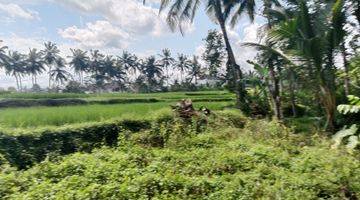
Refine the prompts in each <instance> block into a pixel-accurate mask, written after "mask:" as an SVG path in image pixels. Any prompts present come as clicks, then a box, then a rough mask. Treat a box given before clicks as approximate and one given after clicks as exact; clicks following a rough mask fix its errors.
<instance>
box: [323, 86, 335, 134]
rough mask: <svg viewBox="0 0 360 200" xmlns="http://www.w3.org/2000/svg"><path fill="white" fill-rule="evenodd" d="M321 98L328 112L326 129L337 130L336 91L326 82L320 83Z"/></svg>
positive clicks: (332, 131)
mask: <svg viewBox="0 0 360 200" xmlns="http://www.w3.org/2000/svg"><path fill="white" fill-rule="evenodd" d="M320 91H321V100H322V104H323V106H324V109H325V113H326V124H325V129H326V130H327V131H329V132H331V133H334V132H335V113H336V98H335V94H334V92H332V91H331V89H330V88H329V87H328V86H327V85H326V84H321V85H320Z"/></svg>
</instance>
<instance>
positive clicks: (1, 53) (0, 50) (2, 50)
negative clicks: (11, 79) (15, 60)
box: [0, 40, 9, 67]
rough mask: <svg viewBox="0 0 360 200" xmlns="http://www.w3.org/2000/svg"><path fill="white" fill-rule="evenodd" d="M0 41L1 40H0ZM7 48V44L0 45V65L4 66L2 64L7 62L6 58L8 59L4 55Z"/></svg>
mask: <svg viewBox="0 0 360 200" xmlns="http://www.w3.org/2000/svg"><path fill="white" fill-rule="evenodd" d="M0 42H1V40H0ZM7 49H8V47H7V46H2V47H0V67H1V66H4V64H5V63H6V62H7V60H8V59H9V58H8V56H7V55H6V50H7Z"/></svg>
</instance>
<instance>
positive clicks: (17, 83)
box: [15, 75, 20, 91]
mask: <svg viewBox="0 0 360 200" xmlns="http://www.w3.org/2000/svg"><path fill="white" fill-rule="evenodd" d="M15 80H16V87H17V89H18V91H19V90H20V86H19V79H18V77H17V75H15Z"/></svg>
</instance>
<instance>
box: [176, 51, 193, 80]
mask: <svg viewBox="0 0 360 200" xmlns="http://www.w3.org/2000/svg"><path fill="white" fill-rule="evenodd" d="M175 66H176V68H178V69H179V70H180V76H181V82H184V79H183V74H184V72H185V71H186V70H188V69H189V68H190V66H191V62H190V60H189V59H188V58H187V56H186V55H184V54H178V60H177V61H176V63H175Z"/></svg>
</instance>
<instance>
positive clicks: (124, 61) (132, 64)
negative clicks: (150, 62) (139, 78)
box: [118, 51, 139, 76]
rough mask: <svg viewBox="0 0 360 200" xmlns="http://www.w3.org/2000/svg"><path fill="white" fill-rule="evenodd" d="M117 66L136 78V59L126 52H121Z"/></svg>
mask: <svg viewBox="0 0 360 200" xmlns="http://www.w3.org/2000/svg"><path fill="white" fill-rule="evenodd" d="M118 65H120V66H121V68H122V69H125V70H126V71H129V72H130V74H132V75H134V76H136V72H137V71H138V70H139V69H138V68H139V66H138V63H137V57H136V56H135V55H132V54H131V53H129V52H128V51H123V53H122V55H121V56H120V57H118Z"/></svg>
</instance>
